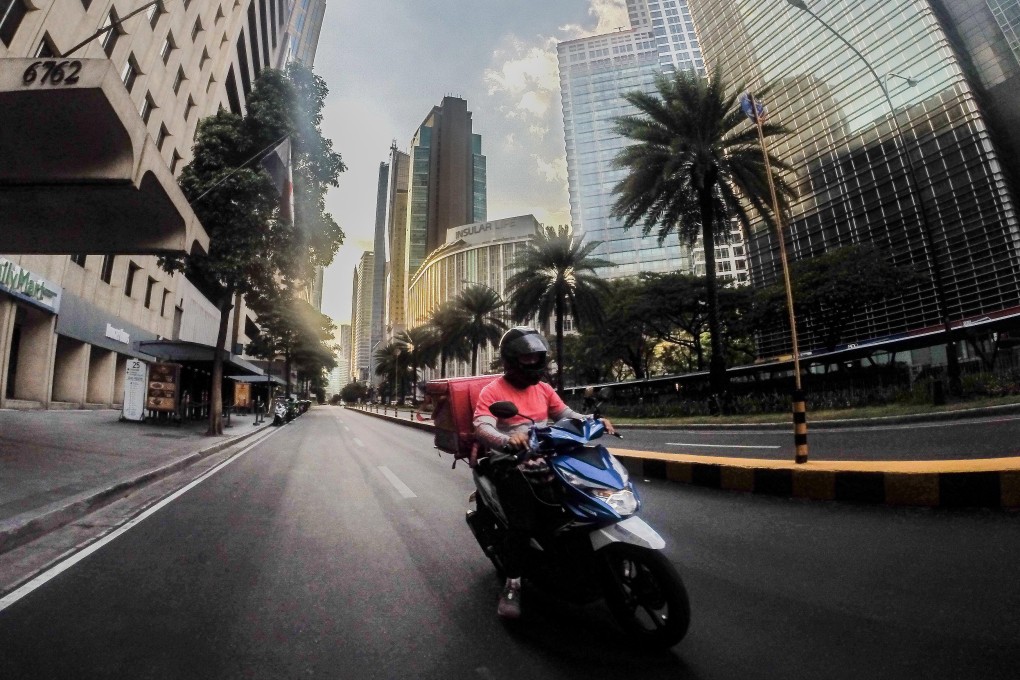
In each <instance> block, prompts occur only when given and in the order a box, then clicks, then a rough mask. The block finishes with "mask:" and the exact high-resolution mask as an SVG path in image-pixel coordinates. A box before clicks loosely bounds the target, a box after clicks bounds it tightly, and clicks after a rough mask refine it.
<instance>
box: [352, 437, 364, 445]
mask: <svg viewBox="0 0 1020 680" xmlns="http://www.w3.org/2000/svg"><path fill="white" fill-rule="evenodd" d="M354 443H355V444H357V445H358V446H364V445H365V442H363V441H361V440H360V439H358V438H357V437H355V438H354Z"/></svg>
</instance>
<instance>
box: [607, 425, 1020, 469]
mask: <svg viewBox="0 0 1020 680" xmlns="http://www.w3.org/2000/svg"><path fill="white" fill-rule="evenodd" d="M620 430H621V431H622V432H623V434H624V439H623V441H622V442H620V443H619V444H618V445H619V446H621V447H624V448H628V449H635V450H644V451H661V452H665V453H685V454H690V455H696V456H721V457H739V458H792V456H793V425H792V424H791V425H790V429H789V431H786V430H771V429H770V430H766V429H755V427H754V426H752V425H749V426H747V428H746V429H740V430H733V429H718V430H705V429H683V428H676V429H673V428H670V429H654V430H644V429H628V428H626V427H625V426H621V427H620ZM808 446H809V450H810V456H811V459H812V460H862V461H867V460H946V459H957V458H959V459H976V458H1002V457H1010V456H1020V416H1018V415H1002V416H995V417H986V418H973V419H964V420H947V421H937V422H924V423H906V424H898V425H897V424H889V425H869V426H861V427H831V426H829V427H827V426H826V425H825V423H823V422H818V423H812V422H811V420H810V415H809V416H808Z"/></svg>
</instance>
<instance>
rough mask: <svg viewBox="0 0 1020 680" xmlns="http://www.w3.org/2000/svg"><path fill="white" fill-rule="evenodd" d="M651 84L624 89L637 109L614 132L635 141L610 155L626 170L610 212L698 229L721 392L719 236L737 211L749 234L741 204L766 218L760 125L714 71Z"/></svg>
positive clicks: (770, 130) (787, 191) (781, 184)
mask: <svg viewBox="0 0 1020 680" xmlns="http://www.w3.org/2000/svg"><path fill="white" fill-rule="evenodd" d="M655 88H656V90H657V93H656V94H646V93H644V92H640V91H636V92H630V93H628V94H626V95H624V99H626V100H627V101H628V102H629V103H630V104H631V105H633V106H634V107H636V108H637V109H638V111H639V112H640V114H639V115H632V116H621V117H618V118H617V119H616V132H617V133H618V134H620V135H622V136H624V137H627V138H629V139H631V140H634V142H636V143H635V144H633V145H631V146H628V147H626V148H624V149H623V150H621V151H620V153H619V154H617V156H616V160H615V164H616V165H617V167H621V168H627V169H629V170H630V173H629V175H628V176H627V177H626V178H625V179H624V180H623V181H621V182H620V183H619V184H617V185H616V187H615V188H614V191H615V192H616V193H617V200H616V203H615V204H614V206H613V211H612V214H613V216H614V217H619V218H622V219H623V220H624V227H625V228H630V227H632V226H634V225H635V224H637V223H638V222H639V221H643V223H644V224H643V228H644V231H643V233H644V234H645V235H648V234H649V233H650V232H651V230H652V229H653V228H654V227H656V226H658V237H659V243H660V244H661V243H662V242H663V241H664V240H665V239H666V237H667V236H669V234H670V233H672V232H673V231H676V232H677V235H678V236H679V238H680V239H681V240H683V241H686V242H687V243H689V244H693V243H694V241H695V239H696V238H697V237H698V236H699V235H700V236H701V239H702V245H703V246H704V248H705V277H706V279H707V288H708V326H709V333H710V336H711V348H712V356H711V359H710V363H709V370H710V375H711V386H712V390H713V392H715V393H716V394H719V393H721V392H723V391H724V390H725V388H726V362H725V359H724V357H723V348H722V334H721V331H720V324H719V295H718V287H717V285H716V272H715V237H716V235H718V234H725V233H727V232H728V231H729V229H730V226H729V221H730V219H731V218H736V219H737V220H739V222H740V223H741V225H742V226H743V228H744V233H745V234H746V233H750V226H751V216H750V215H749V213H748V210H747V208H746V207H745V205H746V204H749V205H750V206H751V208H753V210H754V211H755V212H756V213H758V214H759V215H761V216H762V217H763V218H764V219H765V221H766V223H769V224H771V223H772V215H771V212H770V209H769V205H768V204H769V200H770V197H769V189H768V178H767V175H766V172H767V171H766V167H765V160H764V157H763V155H762V152H761V147H760V146H759V143H758V131H757V129H756V126H750V127H748V126H747V125H746V124H745V123H746V117H745V115H744V113H743V112H742V111H741V108H740V104H739V102H738V94H736V93H735V92H734V93H731V94H727V87H726V86H725V84H724V83H723V81H722V78H721V76H720V75H719V72H718V71H716V72H714V73H713V74H712V76H711V77H710V78H709V79H705V78H702V77H701V76H699V75H698V74H696V73H694V72H693V71H677V72H676V73H674V74H673V75H672V76H667V75H660V76H658V77H657V78H656V81H655ZM762 132H763V133H764V135H765V136H766V137H770V136H774V135H780V134H784V133H785V132H786V130H785V129H784V128H783V127H781V126H778V125H772V124H765V125H763V130H762ZM769 159H770V162H771V163H772V165H773V166H774V167H775V168H780V169H783V170H789V166H788V165H787V164H785V163H783V162H782V161H780V160H778V159H776V158H774V157H772V156H771V155H770V156H769ZM773 181H774V182H775V185H776V190H777V192H778V193H779V196H780V210H785V209H786V207H787V202H788V201H787V199H788V197H789V196H792V194H793V191H792V190H791V188H790V187H789V185H788V184H787V183H786V182H785V181H784V180H783V178H782V177H781V176H780V174H779V172H778V171H777V170H774V171H773ZM742 201H744V202H745V203H744V204H742Z"/></svg>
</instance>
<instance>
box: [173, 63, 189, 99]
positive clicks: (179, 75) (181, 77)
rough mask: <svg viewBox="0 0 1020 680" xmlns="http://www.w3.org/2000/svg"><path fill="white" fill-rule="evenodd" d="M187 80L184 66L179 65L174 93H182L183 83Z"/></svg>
mask: <svg viewBox="0 0 1020 680" xmlns="http://www.w3.org/2000/svg"><path fill="white" fill-rule="evenodd" d="M185 80H186V78H185V77H184V67H182V66H178V67H177V77H176V78H174V94H180V92H181V84H182V83H183V82H184V81H185Z"/></svg>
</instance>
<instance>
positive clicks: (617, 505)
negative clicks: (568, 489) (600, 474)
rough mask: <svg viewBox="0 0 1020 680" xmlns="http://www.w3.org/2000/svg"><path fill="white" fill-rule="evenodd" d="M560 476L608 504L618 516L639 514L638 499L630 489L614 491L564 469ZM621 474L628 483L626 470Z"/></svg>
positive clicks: (561, 470)
mask: <svg viewBox="0 0 1020 680" xmlns="http://www.w3.org/2000/svg"><path fill="white" fill-rule="evenodd" d="M614 464H615V465H620V464H619V463H616V462H615V459H614ZM620 467H621V468H622V467H623V466H622V465H620ZM560 474H562V475H563V478H564V479H565V480H566V481H567V482H568V483H569V484H570V485H571V486H573V487H576V488H578V489H580V490H581V491H584V492H585V493H587V494H591V495H592V496H594V497H595V498H598V499H599V500H601V501H603V502H604V503H606V505H608V506H609V507H611V508H612V509H613V510H615V511H616V512H617V514H619V515H621V516H626V515H633V514H634V513H635V512H637V509H638V501H637V497H636V496H634V492H633V491H631V490H630V489H622V490H621V489H612V488H609V487H607V486H603V485H601V484H599V483H598V482H592V481H590V480H587V479H584V478H583V477H579V476H578V475H575V474H574V473H572V472H570V471H569V470H564V469H562V468H561V469H560ZM621 474H622V475H624V483H626V482H627V477H626V474H627V473H626V470H624V471H623V472H622V473H621Z"/></svg>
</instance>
